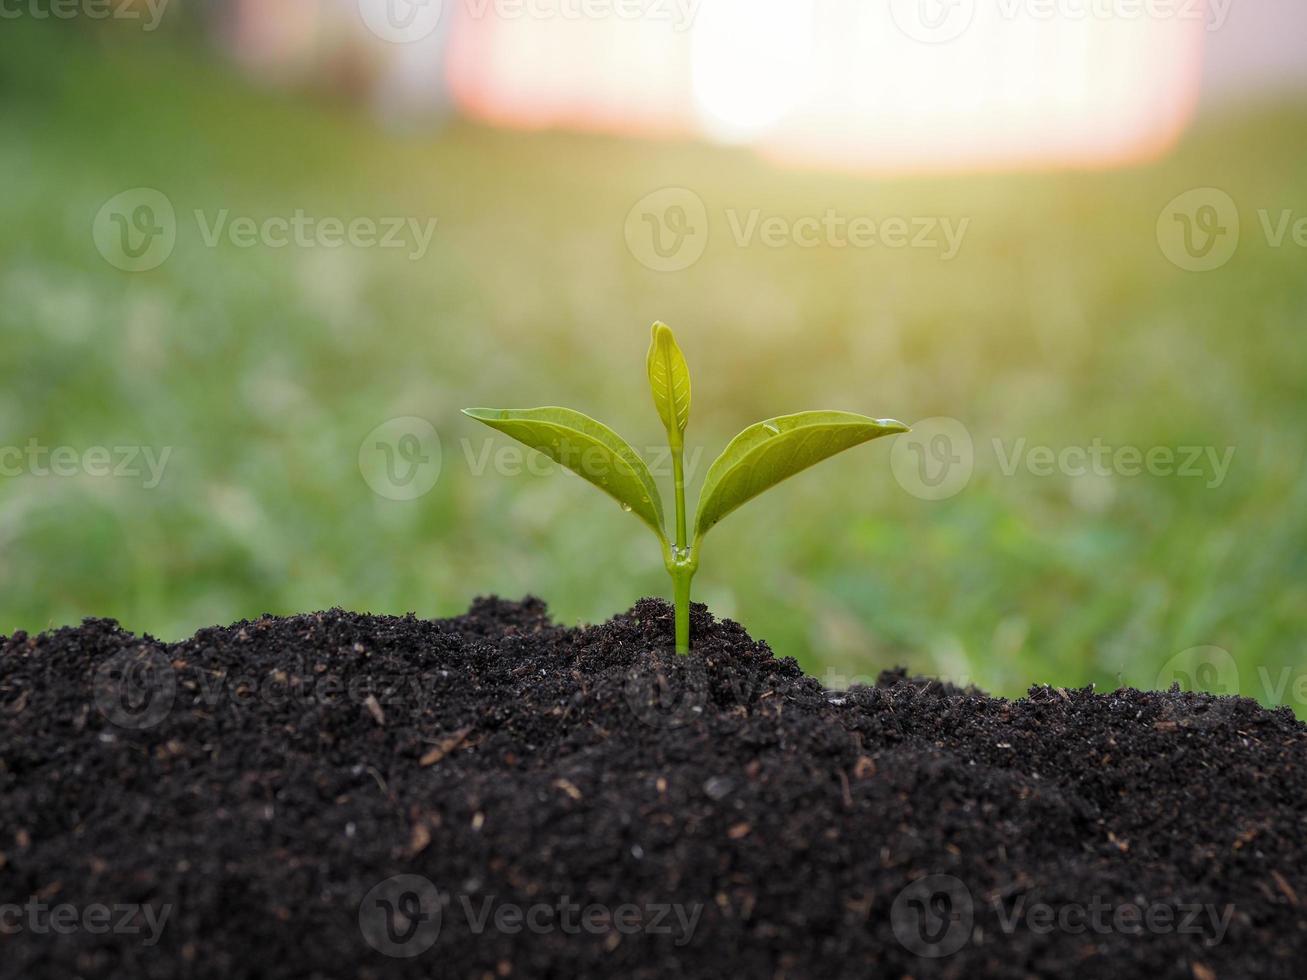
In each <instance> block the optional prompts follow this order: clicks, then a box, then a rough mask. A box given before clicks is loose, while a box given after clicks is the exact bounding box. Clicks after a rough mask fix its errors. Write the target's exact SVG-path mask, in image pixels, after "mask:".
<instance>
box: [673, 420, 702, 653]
mask: <svg viewBox="0 0 1307 980" xmlns="http://www.w3.org/2000/svg"><path fill="white" fill-rule="evenodd" d="M671 450H672V479H673V481H674V483H675V491H676V547H675V548H674V549H673V550H672V561H671V564H670V565H668V567H667V571H668V572H670V573H671V576H672V587H673V602H674V604H675V606H676V652H677V653H689V652H690V580H691V579H692V578H694V573H695V570H696V569H697V568H698V567H699V563H698V561H697V560H696V556H693V555H691V554H690V549H689V547H687V545H686V541H685V464H684V461H683V459H682V456H683V454H684V447H683V446H682V444H681V440H680V439H679V438H673V439H672V440H671Z"/></svg>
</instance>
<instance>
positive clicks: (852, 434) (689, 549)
mask: <svg viewBox="0 0 1307 980" xmlns="http://www.w3.org/2000/svg"><path fill="white" fill-rule="evenodd" d="M648 368H649V387H650V388H651V389H652V390H653V400H654V407H655V408H657V409H658V415H659V417H660V418H661V419H662V421H663V426H664V428H666V429H667V444H668V447H669V448H670V449H671V457H672V484H673V493H674V494H675V498H676V528H675V531H674V535H675V537H674V539H673V540H671V541H669V540H668V537H667V531H666V529H665V528H664V525H663V501H662V497H661V496H660V495H659V493H658V486H657V484H655V483H654V478H653V474H651V473H650V472H649V467H648V466H646V465H645V462H644V460H643V459H641V458H640V455H639V454H638V453H637V452H636V451H635V450H634V449H632V448H631V446H630V445H629V444H628V443H627V442H626V440H624V439H623V438H622V437H621V436H619V435H618V434H617V433H616V432H614V431H613V430H612V429H610V428H608V426H606V425H604V424H602V423H601V422H596V421H595V420H594V419H592V418H589V417H588V416H586V415H582V414H581V413H580V412H574V411H572V410H571V409H570V408H525V409H509V408H502V409H501V408H465V409H463V414H464V415H467V416H469V417H470V418H474V419H476V420H477V421H478V422H484V423H485V424H486V425H488V426H490V427H491V428H493V429H498V430H499V431H500V432H503V433H505V434H507V435H510V436H512V437H513V438H514V439H516V440H518V441H519V442H521V443H524V444H525V445H527V446H529V447H531V448H532V449H536V450H539V451H540V452H542V453H544V454H545V455H546V456H548V457H550V458H551V459H553V460H554V461H555V462H558V463H560V464H562V465H563V466H566V467H567V468H568V469H569V470H571V471H572V472H574V473H576V474H578V475H579V476H581V477H583V478H584V479H586V480H588V481H589V482H590V483H593V484H594V485H595V486H597V487H598V488H599V489H600V490H602V491H604V492H605V493H607V494H608V495H609V496H611V497H614V498H616V500H617V502H618V503H619V504H621V505H622V510H625V511H629V512H630V513H633V514H635V516H636V517H638V518H640V520H642V521H644V522H645V524H647V525H649V528H650V529H651V530H652V531H653V533H654V534H656V535H657V536H658V541H659V543H660V544H661V545H662V549H663V564H664V565H665V566H666V567H667V573H668V574H669V575H671V577H672V587H673V596H674V599H675V606H676V652H677V653H689V652H690V581H691V580H692V579H693V578H694V573H695V572H696V571H698V570H699V547H700V545H701V544H702V542H703V536H704V535H705V534H707V533H708V531H709V530H711V529H712V528H713V527H714V526H715V525H716V524H717V522H718V521H720V520H721V519H722V518H723V517H725V516H726V515H727V514H729V513H730V512H731V511H733V510H735V508H737V507H739V506H740V505H741V504H743V503H745V502H746V501H748V500H751V499H753V498H754V497H756V496H758V494H760V493H762V492H763V491H764V490H767V489H769V488H771V487H773V486H775V485H776V484H778V483H780V482H781V481H782V480H784V479H787V478H788V477H791V476H793V475H794V474H795V473H798V472H800V471H801V470H805V469H807V468H808V467H809V466H812V465H813V464H814V463H819V462H821V461H822V460H823V459H826V458H827V457H828V456H834V455H835V454H836V453H839V452H843V451H844V450H845V449H851V448H852V447H854V446H857V445H859V444H861V443H864V442H868V441H869V440H871V439H876V438H879V437H880V436H887V435H893V434H894V433H896V432H907V431H908V428H907V426H905V425H903V424H902V423H901V422H896V421H894V420H893V419H871V418H867V417H866V416H864V415H854V414H853V413H852V412H800V413H798V414H797V415H780V416H777V417H776V418H774V419H767V420H766V421H765V422H759V423H757V424H756V425H751V426H749V427H748V428H747V429H745V430H744V431H743V432H741V433H740V434H739V435H738V436H736V437H735V438H734V439H732V440H731V442H730V444H729V445H728V446H727V447H726V449H725V451H724V452H723V453H722V454H721V455H720V456H718V457H717V459H716V460H715V461H714V462H713V464H712V466H710V467H709V468H708V475H707V476H706V477H705V478H704V484H703V489H702V490H701V491H700V493H699V509H698V512H697V513H696V515H695V519H694V539H693V543H691V541H690V538H689V535H688V533H687V532H688V527H687V525H686V520H685V465H684V459H683V458H684V452H685V426H686V423H688V422H689V420H690V369H689V367H688V366H687V365H686V363H685V355H684V354H682V353H681V349H680V347H678V346H677V345H676V340H675V338H673V337H672V331H671V329H670V328H669V327H668V326H667V325H666V324H663V323H655V324H654V325H653V343H652V344H651V345H650V346H649V362H648Z"/></svg>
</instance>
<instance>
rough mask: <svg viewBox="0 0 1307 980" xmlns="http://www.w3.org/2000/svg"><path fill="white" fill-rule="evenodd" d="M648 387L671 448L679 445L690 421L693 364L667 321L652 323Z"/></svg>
mask: <svg viewBox="0 0 1307 980" xmlns="http://www.w3.org/2000/svg"><path fill="white" fill-rule="evenodd" d="M649 388H650V390H651V391H652V392H653V399H654V407H655V408H656V409H657V410H658V416H659V418H661V419H662V420H663V426H664V427H665V428H666V429H667V439H668V442H669V443H671V445H672V448H674V449H679V448H680V446H681V437H682V436H683V435H684V434H685V426H686V424H687V423H688V422H689V421H690V368H689V365H687V364H686V363H685V355H684V354H682V353H681V348H680V347H678V346H677V345H676V338H675V337H673V336H672V331H671V328H670V327H668V326H667V324H665V323H655V324H654V325H653V341H652V343H650V345H649Z"/></svg>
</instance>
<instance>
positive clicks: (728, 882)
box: [0, 600, 1307, 980]
mask: <svg viewBox="0 0 1307 980" xmlns="http://www.w3.org/2000/svg"><path fill="white" fill-rule="evenodd" d="M694 639H695V643H696V644H697V649H696V652H695V653H694V654H692V655H691V656H690V657H689V658H677V657H676V656H675V655H673V654H672V653H671V652H670V647H671V640H672V619H671V610H670V608H669V607H668V606H667V605H666V604H664V603H661V602H658V601H654V600H645V601H643V602H641V603H640V604H639V605H637V606H636V607H635V609H633V610H632V611H631V612H630V613H628V614H626V615H624V616H619V617H617V618H616V619H614V620H612V621H611V622H609V623H606V624H604V625H602V626H594V627H588V628H581V629H563V628H560V627H558V626H555V625H553V624H552V623H551V622H550V621H549V620H548V618H547V616H546V612H545V607H544V606H543V604H541V603H539V602H536V601H530V600H528V601H527V602H524V603H520V604H518V603H509V602H502V601H498V600H483V601H479V602H477V603H476V604H475V605H474V606H473V607H472V609H471V611H470V612H469V613H468V614H467V615H466V616H461V617H459V618H457V619H451V620H441V621H426V620H419V619H415V618H412V617H409V618H404V619H397V618H389V617H379V616H363V615H356V614H353V613H345V612H340V611H338V610H335V611H332V612H327V613H320V614H316V615H306V616H298V617H295V618H291V619H277V618H272V617H268V618H264V619H261V620H258V621H255V622H246V623H240V624H237V625H235V626H232V627H230V628H227V629H207V630H202V631H201V632H199V633H197V634H196V635H195V637H193V638H192V639H190V640H187V641H185V642H182V643H177V644H163V643H159V642H157V641H155V640H152V639H150V638H148V637H144V638H141V637H136V636H133V635H132V634H130V633H126V632H123V631H122V630H120V629H119V628H118V626H117V625H116V624H115V623H113V622H112V621H108V620H88V621H87V622H86V623H84V624H83V625H82V626H81V627H78V628H70V629H61V630H57V631H54V632H51V633H47V634H44V635H42V636H39V637H29V636H26V635H24V634H21V633H20V634H18V635H15V636H13V637H11V638H9V639H8V640H6V641H4V643H3V646H2V647H0V976H3V977H23V978H38V977H58V978H68V977H79V976H80V977H100V976H115V977H118V976H122V977H160V978H163V977H168V978H172V977H184V976H202V977H226V978H232V977H246V976H258V977H332V978H345V977H382V976H385V977H391V976H413V977H419V976H420V977H522V978H540V977H567V978H573V977H712V978H721V977H732V976H736V977H741V978H755V977H759V978H766V977H800V978H803V977H811V978H820V980H828V978H838V977H858V978H868V977H879V976H886V977H899V976H912V977H936V976H940V977H966V978H973V977H987V976H995V977H1033V976H1039V977H1063V976H1065V977H1095V978H1100V977H1112V978H1128V977H1148V978H1150V980H1152V978H1163V977H1184V978H1192V980H1211V978H1228V977H1250V978H1251V977H1256V978H1267V977H1285V978H1292V980H1301V978H1302V977H1304V976H1307V727H1305V726H1304V725H1302V724H1300V723H1298V722H1297V721H1295V719H1294V718H1293V716H1292V715H1291V714H1290V712H1289V711H1287V710H1283V709H1281V710H1276V711H1268V710H1265V709H1263V708H1261V707H1259V706H1258V705H1257V704H1255V703H1254V702H1252V701H1247V700H1241V699H1237V698H1224V699H1218V698H1212V697H1207V696H1203V695H1190V694H1181V693H1178V692H1172V693H1143V692H1139V691H1133V690H1122V691H1117V692H1114V693H1111V694H1095V693H1093V692H1092V691H1089V690H1060V689H1055V688H1045V687H1040V688H1032V689H1031V691H1030V693H1029V695H1028V696H1027V697H1026V698H1024V699H1022V700H1019V701H1006V700H1002V699H996V698H990V697H988V696H986V695H984V694H982V693H980V692H977V691H974V690H965V691H964V690H958V689H955V688H952V687H949V686H947V685H943V686H941V685H938V684H932V683H928V682H923V681H918V680H910V679H907V678H906V677H905V676H904V675H903V674H902V673H897V674H886V675H884V676H882V678H881V680H880V683H879V684H878V685H877V686H876V687H875V688H855V689H853V690H851V691H849V692H847V693H840V694H838V695H837V694H831V693H828V692H826V691H824V690H822V688H821V686H820V685H819V684H818V683H817V681H815V680H814V679H812V678H810V677H806V676H805V675H804V674H803V673H801V672H800V670H799V669H798V667H797V666H796V665H795V664H794V662H793V661H791V660H786V659H777V658H775V657H773V656H772V653H771V652H770V650H768V648H767V646H766V645H765V644H763V643H759V642H756V641H754V640H751V639H750V638H749V636H748V635H747V634H746V633H745V632H744V630H743V629H741V628H740V627H739V626H737V625H735V624H734V623H730V622H716V621H714V620H713V619H711V618H710V617H709V616H708V614H707V613H706V611H705V610H704V609H703V608H702V607H698V608H696V609H695V613H694ZM397 875H410V876H420V877H409V878H402V879H400V880H399V881H397V882H390V883H387V882H388V879H391V878H392V877H393V876H397ZM424 879H425V880H424ZM378 886H380V887H378ZM101 907H107V908H108V909H109V912H108V913H107V915H108V918H107V921H106V919H105V917H103V916H101V914H100V908H101ZM42 908H44V909H46V912H45V913H44V914H45V915H46V919H45V920H42V919H41V915H42V914H43V913H42V912H41V909H42ZM518 909H520V914H521V916H522V918H519V917H518V915H519V913H518ZM487 911H488V912H489V915H490V918H489V919H488V920H486V921H484V922H482V923H481V924H480V925H478V922H480V921H481V920H480V919H479V918H478V917H479V916H480V915H481V914H482V913H483V912H487ZM55 915H57V916H60V917H61V918H59V919H58V924H59V926H60V927H59V928H56V927H55V920H54V919H52V918H50V917H51V916H55ZM43 921H44V924H42V922H43ZM151 921H153V922H154V926H155V927H157V928H155V927H151V925H150V924H149V923H150V922H151ZM105 929H108V931H107V932H106V931H105ZM156 936H157V942H154V943H153V944H151V940H152V939H153V938H154V937H156ZM374 947H380V948H381V949H383V950H387V951H388V952H389V953H392V954H395V953H398V954H411V955H407V956H399V957H396V956H391V955H386V954H385V953H383V952H380V951H378V949H377V948H374Z"/></svg>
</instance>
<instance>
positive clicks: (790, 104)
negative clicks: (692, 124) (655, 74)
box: [690, 0, 815, 140]
mask: <svg viewBox="0 0 1307 980" xmlns="http://www.w3.org/2000/svg"><path fill="white" fill-rule="evenodd" d="M814 13H815V10H814V0H703V3H702V6H701V7H700V9H699V15H698V17H697V19H696V20H695V23H694V30H693V32H692V35H691V55H690V58H691V71H692V78H693V85H694V102H695V107H696V109H697V110H698V112H699V117H700V120H701V121H702V123H703V126H704V129H705V130H706V131H707V132H708V133H709V135H712V136H714V137H716V138H718V139H722V140H745V139H749V138H752V137H754V136H757V135H758V134H760V133H762V132H764V131H766V130H767V129H769V128H771V127H772V126H774V125H776V124H777V123H778V122H780V121H781V120H782V119H783V118H784V117H785V115H786V113H787V112H789V111H790V110H791V109H792V108H794V106H796V105H798V104H799V103H800V102H801V101H802V99H803V97H804V94H805V92H804V90H805V88H806V83H807V80H808V73H809V71H810V67H811V58H812V17H813V15H814Z"/></svg>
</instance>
